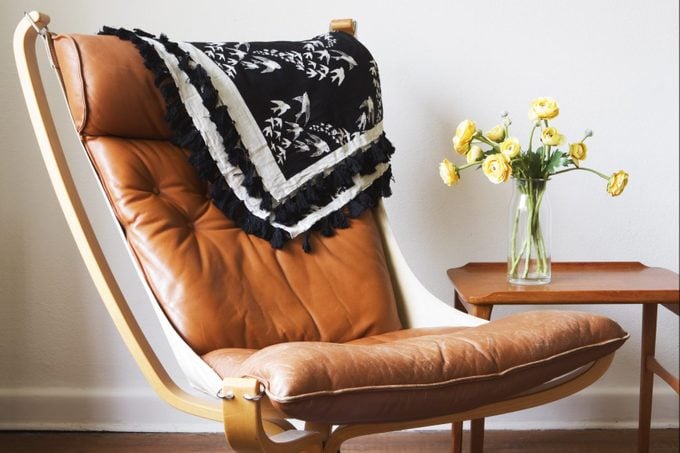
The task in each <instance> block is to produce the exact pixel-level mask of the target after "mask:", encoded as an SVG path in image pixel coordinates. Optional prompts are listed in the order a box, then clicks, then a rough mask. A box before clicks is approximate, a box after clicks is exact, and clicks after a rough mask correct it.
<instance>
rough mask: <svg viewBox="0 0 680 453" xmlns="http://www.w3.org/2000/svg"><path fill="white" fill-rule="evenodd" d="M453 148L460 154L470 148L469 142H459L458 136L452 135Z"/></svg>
mask: <svg viewBox="0 0 680 453" xmlns="http://www.w3.org/2000/svg"><path fill="white" fill-rule="evenodd" d="M452 141H453V150H454V151H455V152H457V153H458V154H460V155H461V156H462V155H463V154H465V153H467V152H468V151H469V150H470V143H469V142H461V141H460V138H459V137H457V136H456V137H453V140H452Z"/></svg>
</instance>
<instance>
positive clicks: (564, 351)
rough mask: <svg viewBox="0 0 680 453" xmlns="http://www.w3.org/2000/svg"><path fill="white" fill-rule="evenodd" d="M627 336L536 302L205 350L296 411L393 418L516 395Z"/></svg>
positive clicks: (299, 414) (333, 419)
mask: <svg viewBox="0 0 680 453" xmlns="http://www.w3.org/2000/svg"><path fill="white" fill-rule="evenodd" d="M627 337H628V334H627V333H626V332H625V331H623V330H622V329H621V327H620V326H619V325H618V324H616V323H615V322H613V321H611V320H609V319H607V318H604V317H601V316H597V315H592V314H587V313H578V312H563V311H560V312H557V311H535V312H529V313H523V314H517V315H512V316H508V317H506V318H503V319H500V320H497V321H492V322H490V323H488V324H484V325H482V326H479V327H466V328H456V327H451V328H433V329H411V330H401V331H396V332H391V333H387V334H382V335H378V336H376V337H368V338H365V339H362V340H359V341H354V342H349V343H342V344H339V343H323V342H291V343H281V344H277V345H272V346H269V347H266V348H264V349H261V350H259V351H252V350H251V351H247V352H245V353H244V352H243V351H241V352H236V351H235V350H218V351H213V352H212V353H209V354H207V355H206V356H204V359H205V360H206V361H207V362H208V363H209V364H211V365H212V366H213V367H214V368H215V369H216V371H217V372H218V373H219V374H220V375H221V376H222V377H228V376H231V377H253V378H255V379H257V380H258V381H260V382H261V383H262V384H263V385H264V388H265V390H266V393H267V396H268V397H269V399H270V400H271V402H272V404H273V405H274V406H275V407H276V408H277V409H279V410H280V411H282V412H283V413H285V414H286V415H287V416H290V417H293V418H299V419H302V420H307V421H314V422H321V423H329V424H345V423H372V422H397V421H406V420H415V419H420V418H429V417H436V416H441V415H446V414H451V413H455V412H460V411H465V410H469V409H473V408H475V407H479V406H482V405H485V404H489V403H491V402H495V401H499V400H502V399H504V398H508V397H511V396H513V395H517V394H519V393H522V392H525V391H527V390H530V389H532V388H533V387H535V386H538V385H540V384H543V383H545V382H548V381H550V380H552V379H554V378H557V377H559V376H561V375H563V374H565V373H568V372H570V371H572V370H575V369H577V368H579V367H581V366H583V365H586V364H588V363H590V362H592V361H593V360H596V359H598V358H601V357H604V356H605V355H608V354H610V353H612V352H613V351H615V350H616V349H617V348H618V347H619V346H620V345H621V344H622V343H623V342H624V341H625V340H626V338H627ZM229 356H231V359H230V358H229Z"/></svg>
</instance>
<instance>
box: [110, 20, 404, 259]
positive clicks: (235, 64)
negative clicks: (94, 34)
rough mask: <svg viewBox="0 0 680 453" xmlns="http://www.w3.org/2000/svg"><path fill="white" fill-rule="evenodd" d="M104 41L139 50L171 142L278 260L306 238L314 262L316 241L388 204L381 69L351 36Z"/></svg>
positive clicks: (138, 34) (140, 35)
mask: <svg viewBox="0 0 680 453" xmlns="http://www.w3.org/2000/svg"><path fill="white" fill-rule="evenodd" d="M102 33H103V34H113V35H117V36H118V37H120V38H121V39H126V40H129V41H131V42H133V43H134V44H135V46H136V47H137V48H138V49H139V50H140V53H141V54H142V56H143V57H144V59H145V63H146V65H147V67H149V68H150V69H151V70H152V71H153V72H154V74H155V76H156V83H157V85H159V87H160V88H161V91H162V92H163V94H164V97H165V99H166V102H167V103H168V111H169V112H171V113H172V114H171V115H170V116H172V118H170V119H169V120H170V123H171V127H174V128H175V129H179V130H174V132H175V137H174V141H175V142H176V144H178V145H180V146H184V147H188V148H190V149H191V150H192V156H191V158H190V162H192V164H194V166H195V167H196V168H197V170H198V172H199V174H200V175H201V176H202V177H203V178H204V179H206V180H207V181H208V182H210V183H211V190H212V196H213V201H214V202H215V204H216V205H217V206H218V207H220V208H221V209H222V211H223V212H224V213H225V214H226V215H227V216H228V217H230V218H232V219H233V220H235V221H236V223H237V224H239V226H241V228H243V229H244V230H245V231H246V232H248V233H251V234H255V235H257V236H259V237H262V238H264V239H267V240H269V241H270V242H271V243H272V245H273V246H274V247H276V248H279V247H282V246H283V244H284V243H285V242H286V241H287V240H288V239H291V238H294V237H296V236H298V235H301V234H304V235H305V241H304V247H305V249H306V250H307V249H310V248H311V247H310V245H309V231H310V230H320V231H321V234H323V235H324V236H331V235H333V233H334V231H335V229H336V228H344V227H346V226H348V224H349V219H348V217H353V216H357V215H359V214H360V213H361V212H362V211H363V210H364V209H366V208H369V207H373V206H375V205H376V203H377V201H378V200H379V198H381V197H383V196H389V194H390V188H389V184H390V179H391V169H390V165H389V160H390V157H391V155H392V153H393V151H394V148H393V147H392V145H391V144H390V143H389V141H388V140H387V138H386V137H385V135H384V132H383V128H382V119H383V118H382V116H383V115H382V97H381V92H380V81H379V74H378V66H377V63H376V62H375V60H374V59H373V57H372V56H371V54H370V52H369V51H368V50H367V49H366V48H365V47H364V46H363V45H362V44H361V43H360V42H359V41H357V40H356V39H355V38H354V37H353V36H350V35H348V34H345V33H342V32H329V33H326V34H323V35H320V36H317V37H314V38H312V39H309V40H304V41H275V42H223V43H216V42H193V43H188V42H173V41H170V40H169V39H168V38H167V37H165V36H164V35H161V36H158V37H156V36H153V35H150V34H148V33H145V32H142V31H139V30H135V31H129V30H125V29H112V28H108V27H105V28H104V30H103V31H102ZM173 124H174V126H173Z"/></svg>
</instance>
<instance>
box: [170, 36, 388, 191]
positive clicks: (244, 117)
mask: <svg viewBox="0 0 680 453" xmlns="http://www.w3.org/2000/svg"><path fill="white" fill-rule="evenodd" d="M178 44H179V46H180V48H181V49H182V50H184V51H185V52H187V53H188V54H189V55H190V56H191V58H192V59H193V60H194V61H195V62H196V63H198V64H200V65H201V66H202V67H203V68H204V69H205V70H206V72H207V73H208V74H209V76H210V79H211V80H212V83H213V86H214V87H215V89H216V90H217V92H218V95H219V97H220V100H221V101H222V103H223V104H224V105H226V106H227V109H228V110H229V116H230V117H231V118H232V120H234V123H235V125H236V130H237V131H238V133H239V135H240V136H241V141H242V142H243V145H244V146H245V147H246V149H247V150H248V152H249V156H250V159H251V160H252V162H253V164H254V165H255V168H256V169H257V173H258V174H259V175H260V178H262V183H263V185H264V187H265V188H266V189H267V191H268V192H269V193H270V194H271V195H272V196H273V197H274V198H275V199H276V200H282V199H283V198H285V197H287V196H288V195H290V194H291V193H292V192H293V191H294V190H295V189H297V188H299V187H300V186H301V185H302V184H304V183H306V182H307V181H309V180H310V179H312V178H313V177H314V176H316V175H317V174H319V173H321V172H323V171H324V170H326V169H328V168H330V167H332V166H333V165H335V164H337V163H338V162H340V161H342V160H343V159H344V158H345V157H347V156H349V155H351V154H352V153H353V152H354V150H358V149H359V148H362V147H364V146H367V145H369V144H371V143H372V142H374V141H375V140H376V139H377V138H378V137H380V135H381V134H382V133H383V125H382V121H381V122H380V123H378V124H376V125H375V126H374V127H373V128H372V129H369V130H368V131H366V132H364V133H363V134H361V135H359V136H357V137H355V138H354V139H352V140H350V141H349V142H347V143H345V144H344V145H342V146H340V147H338V148H336V149H335V150H334V151H332V152H331V153H329V154H327V155H326V156H324V157H323V158H321V159H319V160H318V161H317V162H315V163H314V164H312V165H310V166H309V167H307V168H305V169H304V170H302V171H301V172H299V173H297V174H295V175H294V176H293V177H291V178H290V179H288V180H287V179H286V178H285V177H284V176H283V173H281V170H280V169H279V166H278V165H277V163H276V161H275V160H274V157H273V156H272V153H271V151H270V150H269V146H268V145H267V141H266V139H265V138H264V136H263V135H262V131H261V130H260V127H259V126H258V125H257V122H256V121H255V118H253V115H252V114H251V113H250V109H249V108H248V106H247V105H246V103H245V101H244V100H243V97H242V96H241V93H240V92H239V91H238V88H236V85H234V82H233V81H232V80H231V79H230V78H229V76H228V75H227V74H226V73H225V72H224V71H223V70H222V69H221V68H220V67H219V66H218V65H217V64H216V63H215V62H214V61H213V60H212V59H211V58H209V57H208V56H207V55H206V54H205V53H203V52H202V51H201V50H199V49H198V48H196V47H195V46H193V45H192V44H190V43H187V42H179V43H178Z"/></svg>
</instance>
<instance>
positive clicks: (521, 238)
mask: <svg viewBox="0 0 680 453" xmlns="http://www.w3.org/2000/svg"><path fill="white" fill-rule="evenodd" d="M547 187H548V180H547V179H515V188H514V192H513V195H512V201H511V202H510V211H509V215H508V217H509V238H508V239H509V240H508V281H509V282H510V283H512V284H515V285H544V284H546V283H549V282H550V236H551V227H552V225H551V218H550V204H549V202H548V195H547V193H546V192H547Z"/></svg>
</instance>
